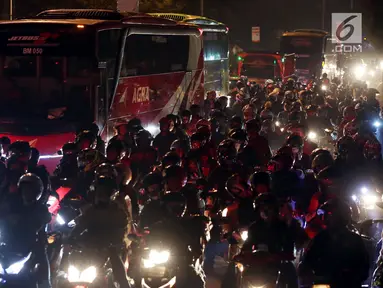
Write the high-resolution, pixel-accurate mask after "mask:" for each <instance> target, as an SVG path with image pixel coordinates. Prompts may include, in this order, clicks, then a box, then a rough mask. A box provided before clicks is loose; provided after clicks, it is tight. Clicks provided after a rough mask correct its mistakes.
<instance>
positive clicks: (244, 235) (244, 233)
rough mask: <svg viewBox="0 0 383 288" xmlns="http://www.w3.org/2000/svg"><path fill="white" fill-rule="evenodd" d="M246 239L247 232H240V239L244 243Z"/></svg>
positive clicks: (247, 236)
mask: <svg viewBox="0 0 383 288" xmlns="http://www.w3.org/2000/svg"><path fill="white" fill-rule="evenodd" d="M247 238H249V231H247V230H244V231H242V232H241V239H242V240H243V241H246V240H247Z"/></svg>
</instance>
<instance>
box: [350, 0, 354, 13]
mask: <svg viewBox="0 0 383 288" xmlns="http://www.w3.org/2000/svg"><path fill="white" fill-rule="evenodd" d="M350 8H351V11H353V10H354V0H350Z"/></svg>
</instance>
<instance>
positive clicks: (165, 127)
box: [160, 117, 170, 133]
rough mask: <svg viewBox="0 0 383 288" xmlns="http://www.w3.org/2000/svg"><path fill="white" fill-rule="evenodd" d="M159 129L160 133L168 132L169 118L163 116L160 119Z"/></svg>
mask: <svg viewBox="0 0 383 288" xmlns="http://www.w3.org/2000/svg"><path fill="white" fill-rule="evenodd" d="M160 131H161V133H168V132H170V120H169V118H168V117H163V118H161V120H160Z"/></svg>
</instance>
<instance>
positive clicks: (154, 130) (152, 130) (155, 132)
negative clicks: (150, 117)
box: [144, 125, 160, 136]
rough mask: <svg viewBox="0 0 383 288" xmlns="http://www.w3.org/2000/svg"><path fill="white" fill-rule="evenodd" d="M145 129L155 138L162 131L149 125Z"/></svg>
mask: <svg viewBox="0 0 383 288" xmlns="http://www.w3.org/2000/svg"><path fill="white" fill-rule="evenodd" d="M144 129H145V130H146V131H148V132H149V133H150V134H152V135H153V136H156V135H157V134H158V133H159V132H160V129H159V128H158V126H156V125H148V126H146V127H145V128H144Z"/></svg>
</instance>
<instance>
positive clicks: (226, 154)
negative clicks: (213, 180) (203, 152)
mask: <svg viewBox="0 0 383 288" xmlns="http://www.w3.org/2000/svg"><path fill="white" fill-rule="evenodd" d="M217 155H218V161H219V162H220V163H221V164H223V163H227V161H229V162H230V161H235V160H236V158H237V149H236V148H235V142H234V141H232V140H228V139H227V140H224V141H222V142H221V144H219V146H218V148H217Z"/></svg>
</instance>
